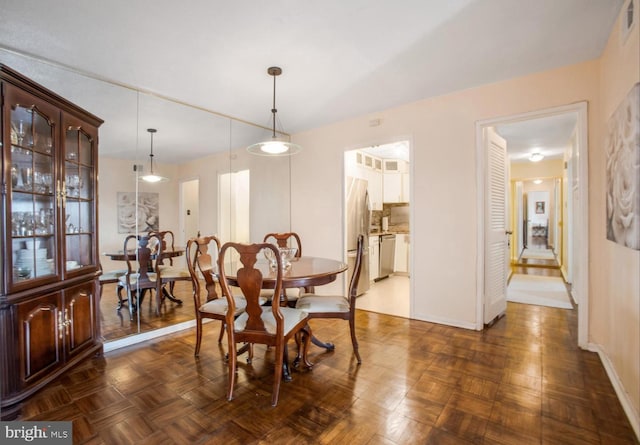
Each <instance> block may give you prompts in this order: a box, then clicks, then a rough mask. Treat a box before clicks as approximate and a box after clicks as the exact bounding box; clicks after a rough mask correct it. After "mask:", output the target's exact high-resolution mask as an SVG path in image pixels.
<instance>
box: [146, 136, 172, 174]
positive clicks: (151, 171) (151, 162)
mask: <svg viewBox="0 0 640 445" xmlns="http://www.w3.org/2000/svg"><path fill="white" fill-rule="evenodd" d="M147 131H148V132H149V134H150V135H151V152H150V153H149V167H150V170H149V174H147V175H142V176H140V180H141V181H144V182H166V181H168V180H169V178H165V177H164V176H160V175H156V174H155V173H153V134H154V133H155V132H157V131H158V130H156V129H155V128H148V129H147Z"/></svg>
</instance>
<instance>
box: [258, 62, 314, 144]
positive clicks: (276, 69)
mask: <svg viewBox="0 0 640 445" xmlns="http://www.w3.org/2000/svg"><path fill="white" fill-rule="evenodd" d="M267 73H269V75H270V76H273V107H272V108H271V115H272V119H273V128H272V133H271V139H269V140H267V141H264V142H258V143H257V144H252V145H250V146H248V147H247V151H248V152H249V153H252V154H255V155H262V156H287V155H292V154H296V153H298V152H299V151H300V150H302V147H300V146H299V145H298V144H294V143H292V142H289V141H287V140H284V139H282V138H279V137H277V136H276V113H277V112H278V110H277V109H276V77H278V76H279V75H280V74H282V68H280V67H277V66H272V67H270V68H269V69H267Z"/></svg>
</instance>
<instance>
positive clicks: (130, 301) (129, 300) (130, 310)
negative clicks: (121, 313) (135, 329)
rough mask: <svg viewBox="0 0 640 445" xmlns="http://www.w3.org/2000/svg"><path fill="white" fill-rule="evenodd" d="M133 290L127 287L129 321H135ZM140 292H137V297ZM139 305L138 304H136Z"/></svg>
mask: <svg viewBox="0 0 640 445" xmlns="http://www.w3.org/2000/svg"><path fill="white" fill-rule="evenodd" d="M132 293H133V291H132V290H131V288H129V289H127V304H128V305H129V321H133V296H132V295H131V294H132ZM139 294H140V292H136V298H138V297H139ZM136 307H138V306H136Z"/></svg>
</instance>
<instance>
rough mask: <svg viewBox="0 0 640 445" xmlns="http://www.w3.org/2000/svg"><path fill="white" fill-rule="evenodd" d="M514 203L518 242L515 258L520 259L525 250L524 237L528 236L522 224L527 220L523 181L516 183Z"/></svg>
mask: <svg viewBox="0 0 640 445" xmlns="http://www.w3.org/2000/svg"><path fill="white" fill-rule="evenodd" d="M514 202H515V203H516V219H515V227H514V228H513V229H514V230H513V233H514V235H515V237H514V239H516V240H517V241H516V251H515V257H516V259H518V258H519V257H520V255H521V254H522V251H523V250H524V248H525V238H524V236H525V234H526V230H524V227H523V224H522V221H524V219H525V206H524V192H523V184H522V181H517V182H516V199H515V201H514Z"/></svg>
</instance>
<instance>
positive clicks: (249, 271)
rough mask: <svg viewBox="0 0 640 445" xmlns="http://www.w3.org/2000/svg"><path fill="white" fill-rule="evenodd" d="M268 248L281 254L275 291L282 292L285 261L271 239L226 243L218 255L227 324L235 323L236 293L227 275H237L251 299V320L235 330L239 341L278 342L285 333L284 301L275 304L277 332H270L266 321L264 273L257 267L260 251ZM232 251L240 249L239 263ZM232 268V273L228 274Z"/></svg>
mask: <svg viewBox="0 0 640 445" xmlns="http://www.w3.org/2000/svg"><path fill="white" fill-rule="evenodd" d="M264 249H269V250H271V251H272V253H273V255H274V256H275V258H277V267H276V271H275V273H276V285H275V289H274V294H275V295H280V292H281V291H282V263H281V261H280V252H279V251H278V249H277V248H276V247H275V246H274V245H273V244H269V243H261V244H239V243H225V244H224V245H223V246H222V248H221V249H220V254H219V256H218V268H219V271H220V285H221V286H222V293H223V294H224V296H225V297H226V298H227V303H228V310H227V320H226V322H227V325H228V326H234V314H235V310H236V307H235V301H234V299H233V297H232V295H233V294H232V293H231V290H230V289H229V284H228V281H227V276H228V275H231V276H235V277H236V281H237V284H238V287H240V289H241V290H242V294H243V295H244V298H245V299H246V302H247V307H246V313H247V315H248V320H247V323H246V324H245V327H244V329H243V330H242V331H237V330H235V332H234V335H235V341H236V342H240V341H247V342H251V343H261V344H268V345H275V344H276V342H277V341H278V337H282V335H283V334H284V317H283V316H282V314H281V312H280V305H278V304H273V305H271V310H272V312H273V316H274V318H275V320H276V333H275V335H274V334H272V333H269V332H267V330H266V328H265V325H264V323H263V321H262V304H261V303H262V301H263V299H262V298H261V297H260V291H261V289H262V281H263V275H262V272H261V270H260V269H259V268H256V267H255V266H256V262H257V260H258V255H259V254H260V255H262V252H263V250H264ZM232 252H237V253H238V254H239V256H240V258H239V263H237V262H235V261H230V259H229V258H230V257H231V256H232ZM227 272H228V274H227Z"/></svg>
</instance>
